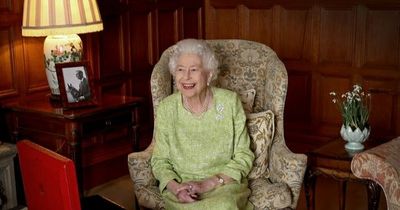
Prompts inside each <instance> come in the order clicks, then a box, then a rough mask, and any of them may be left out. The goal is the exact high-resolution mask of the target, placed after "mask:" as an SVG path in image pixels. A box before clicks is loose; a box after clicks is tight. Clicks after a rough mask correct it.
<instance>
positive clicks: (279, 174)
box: [128, 40, 307, 209]
mask: <svg viewBox="0 0 400 210" xmlns="http://www.w3.org/2000/svg"><path fill="white" fill-rule="evenodd" d="M207 43H208V44H209V45H210V47H211V48H212V49H213V50H214V52H215V54H216V56H217V58H218V60H219V62H220V66H219V68H220V73H219V75H218V80H217V81H214V84H212V85H214V86H217V87H222V88H226V89H229V90H232V91H235V92H237V93H240V92H241V91H245V90H249V89H255V92H256V94H255V99H254V106H253V108H252V110H253V112H263V111H266V110H271V112H272V113H273V114H274V115H275V134H274V137H273V141H272V145H271V148H270V154H269V160H268V162H269V164H268V171H269V176H268V178H262V179H265V181H254V182H252V183H253V184H252V185H251V186H250V187H251V189H252V191H253V192H255V193H254V194H252V195H251V197H250V200H251V201H252V202H253V204H255V205H256V209H277V208H283V207H290V208H292V209H295V208H296V205H297V201H298V197H299V194H300V189H301V184H302V182H303V177H304V172H305V169H306V162H307V157H306V156H305V155H304V154H294V153H292V152H291V151H290V150H289V149H288V148H287V146H286V144H285V139H284V133H283V112H284V106H285V99H286V92H287V82H288V80H287V72H286V69H285V66H284V65H283V63H282V62H281V61H280V60H279V58H278V57H277V55H276V53H275V52H274V51H273V50H272V49H270V48H269V47H267V46H265V45H263V44H260V43H257V42H252V41H245V40H207ZM172 50H173V49H172V47H170V48H168V49H167V50H165V51H164V53H163V54H162V56H161V58H160V60H159V61H158V63H157V64H156V65H155V67H154V69H153V72H152V76H151V81H150V82H151V93H152V99H153V109H154V113H156V109H157V106H158V104H159V103H160V101H161V100H162V99H163V98H165V97H166V96H168V95H170V94H171V93H172V92H173V91H174V85H173V81H172V80H173V79H172V77H171V75H170V73H169V70H168V59H169V57H170V55H171V52H172ZM156 119H157V116H155V120H156ZM154 141H155V140H154V138H153V142H152V143H151V145H150V146H149V147H148V148H147V149H146V150H145V151H143V152H138V153H131V154H129V155H128V164H129V172H130V175H131V178H132V180H133V183H134V188H135V194H136V196H137V199H138V202H139V204H140V205H141V206H144V207H147V208H152V209H163V206H164V204H163V202H162V200H161V199H160V198H161V197H160V196H161V195H160V193H159V192H158V191H157V190H156V189H155V188H154V186H156V185H157V181H156V180H155V178H154V176H153V175H152V173H151V167H150V163H149V162H150V157H151V152H152V150H153V146H154ZM266 188H268V189H270V190H271V191H273V192H275V194H274V196H268V195H267V194H266V193H267V192H265V191H263V189H266ZM285 189H286V190H285ZM256 192H257V193H256ZM278 192H282V194H278ZM264 194H265V196H262V195H264ZM284 194H285V195H284Z"/></svg>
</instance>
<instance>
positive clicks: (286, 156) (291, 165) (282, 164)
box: [269, 141, 307, 209]
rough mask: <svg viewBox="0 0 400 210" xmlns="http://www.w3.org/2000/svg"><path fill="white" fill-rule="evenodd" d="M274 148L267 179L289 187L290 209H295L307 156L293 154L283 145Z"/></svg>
mask: <svg viewBox="0 0 400 210" xmlns="http://www.w3.org/2000/svg"><path fill="white" fill-rule="evenodd" d="M281 142H283V141H281ZM274 146H275V148H274V149H271V152H272V154H271V159H270V163H269V172H270V177H269V178H270V180H271V181H272V182H274V183H286V184H287V185H288V186H289V188H290V190H291V193H292V196H293V197H292V201H293V202H292V205H291V206H290V207H291V208H292V209H295V208H296V205H297V201H298V198H299V195H300V190H301V186H302V183H303V179H304V173H305V171H306V167H307V156H306V155H304V154H295V153H293V152H292V151H290V150H289V149H288V148H287V146H286V145H284V144H277V145H274Z"/></svg>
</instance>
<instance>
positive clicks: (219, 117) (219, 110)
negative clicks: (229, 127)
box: [215, 104, 224, 120]
mask: <svg viewBox="0 0 400 210" xmlns="http://www.w3.org/2000/svg"><path fill="white" fill-rule="evenodd" d="M223 111H224V105H223V104H217V116H215V119H216V120H222V119H224V115H223V114H222V113H223Z"/></svg>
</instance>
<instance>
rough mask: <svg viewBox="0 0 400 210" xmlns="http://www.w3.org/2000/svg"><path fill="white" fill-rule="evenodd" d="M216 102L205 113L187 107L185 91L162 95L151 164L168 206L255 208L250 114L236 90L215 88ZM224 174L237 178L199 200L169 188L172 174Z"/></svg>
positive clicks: (187, 176)
mask: <svg viewBox="0 0 400 210" xmlns="http://www.w3.org/2000/svg"><path fill="white" fill-rule="evenodd" d="M212 91H213V94H214V98H213V104H212V107H211V108H210V109H209V110H208V111H207V112H205V113H203V115H201V116H194V115H192V114H191V113H190V112H189V111H187V110H186V109H185V108H184V107H183V105H182V102H181V101H182V100H181V94H180V93H179V92H178V93H175V94H173V95H171V96H169V97H167V98H166V99H165V100H163V101H162V102H161V103H160V105H159V108H158V110H157V120H156V139H157V140H156V146H155V148H154V153H153V156H152V160H151V164H152V169H153V173H154V175H155V177H156V178H157V180H159V182H160V185H159V188H160V191H161V192H162V195H163V197H164V200H165V202H166V208H167V209H218V210H223V209H227V210H228V209H229V210H231V209H253V206H252V205H251V204H250V202H248V196H249V195H250V190H249V189H248V186H247V179H246V176H247V174H248V173H249V171H250V169H251V167H252V162H253V159H254V154H253V153H252V151H251V150H250V146H249V145H250V139H249V136H248V134H247V130H246V124H245V122H246V117H245V114H244V111H243V108H242V104H241V102H240V100H239V98H238V96H237V95H236V93H234V92H231V91H228V90H224V89H219V88H213V89H212ZM217 173H223V174H226V175H228V176H231V177H232V178H234V179H235V180H236V182H234V183H232V184H227V185H224V186H222V187H218V188H216V189H215V190H213V191H211V192H209V193H206V194H204V195H203V196H202V197H201V199H200V201H197V202H195V203H191V204H181V203H179V202H178V201H177V200H176V198H175V196H174V195H173V194H171V193H170V192H168V191H167V190H165V187H166V184H167V183H168V181H170V180H172V179H176V180H178V181H179V182H185V181H189V180H201V179H204V178H206V177H209V176H212V175H215V174H217Z"/></svg>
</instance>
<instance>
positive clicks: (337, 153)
mask: <svg viewBox="0 0 400 210" xmlns="http://www.w3.org/2000/svg"><path fill="white" fill-rule="evenodd" d="M345 143H346V142H345V141H344V140H343V139H341V138H338V139H335V140H333V141H331V142H329V143H328V144H326V145H324V146H322V147H321V148H318V149H316V150H314V151H312V152H310V153H308V154H307V156H308V166H307V170H306V175H305V178H304V190H305V194H306V204H307V209H308V210H315V184H316V179H317V176H319V175H323V176H326V177H330V178H333V179H335V180H338V181H339V183H340V190H339V192H340V195H339V209H340V210H344V209H345V198H346V190H347V189H346V188H347V182H348V181H355V182H361V183H363V184H365V185H366V186H367V193H368V209H369V210H375V209H378V202H379V195H380V191H381V189H380V186H379V185H378V184H376V183H375V182H373V181H370V180H364V179H359V178H357V177H355V176H354V175H353V173H352V172H351V168H350V167H351V160H352V158H353V156H354V152H353V153H351V152H348V151H346V149H345V148H344V145H345ZM377 145H379V143H378V142H375V141H372V140H367V141H366V142H364V146H365V149H364V150H367V149H370V148H372V147H375V146H377Z"/></svg>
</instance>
